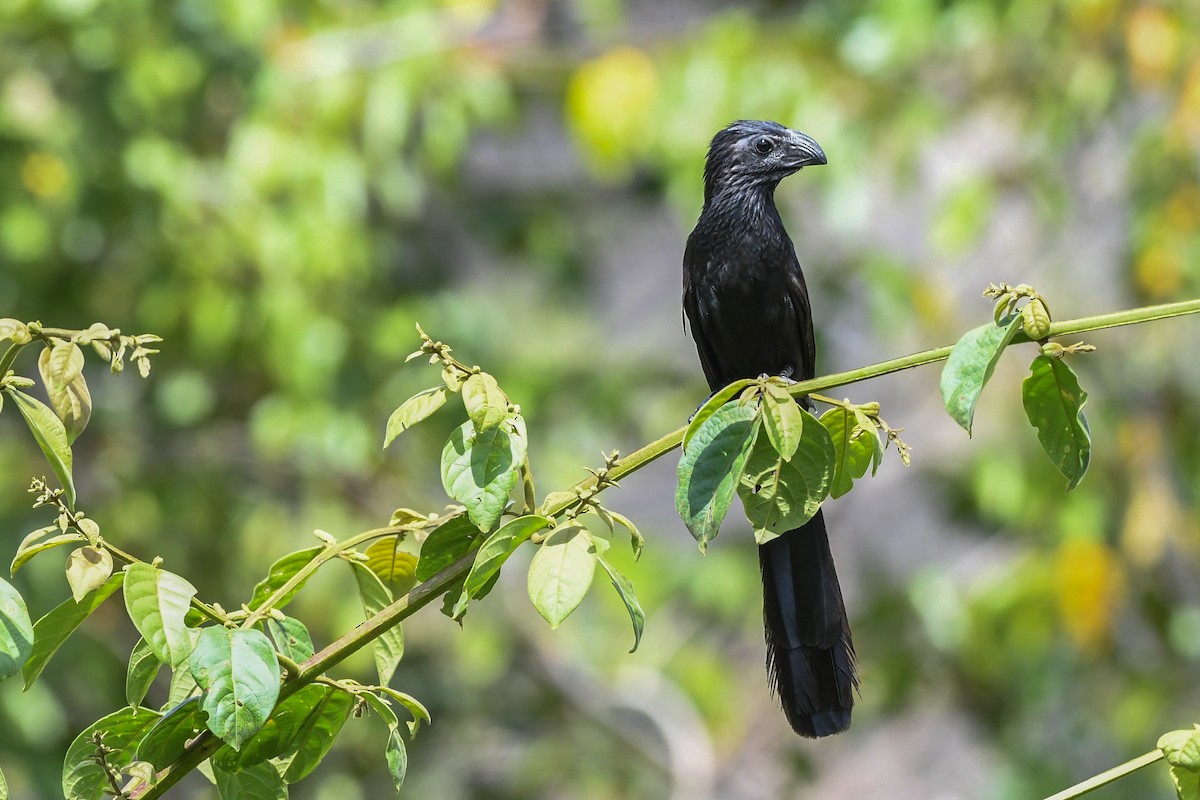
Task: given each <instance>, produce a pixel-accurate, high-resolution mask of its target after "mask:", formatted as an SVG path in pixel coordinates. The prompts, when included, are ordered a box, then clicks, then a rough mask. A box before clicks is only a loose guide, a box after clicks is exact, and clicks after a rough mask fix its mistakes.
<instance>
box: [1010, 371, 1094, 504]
mask: <svg viewBox="0 0 1200 800" xmlns="http://www.w3.org/2000/svg"><path fill="white" fill-rule="evenodd" d="M1021 400H1022V402H1023V403H1024V405H1025V415H1026V416H1027V417H1028V418H1029V424H1031V425H1033V427H1035V428H1037V434H1038V441H1039V442H1041V443H1042V449H1043V450H1045V451H1046V455H1048V456H1050V460H1051V461H1052V462H1053V463H1054V466H1056V467H1057V468H1058V471H1059V472H1061V473H1062V474H1063V476H1064V477H1066V479H1067V489H1074V488H1075V487H1076V486H1078V485H1079V482H1080V481H1081V480H1083V476H1084V475H1085V474H1086V473H1087V469H1088V464H1089V463H1090V462H1091V459H1092V435H1091V431H1089V430H1088V424H1087V419H1086V418H1085V417H1084V416H1083V405H1084V403H1086V402H1087V392H1085V391H1083V390H1082V389H1080V388H1079V380H1078V379H1077V378H1076V377H1075V373H1074V372H1073V371H1072V370H1071V368H1070V367H1069V366H1067V363H1066V362H1065V361H1063V360H1062V359H1061V358H1048V357H1047V356H1038V357H1037V358H1035V359H1034V360H1033V364H1032V365H1031V366H1030V374H1029V377H1027V378H1026V379H1025V381H1024V382H1023V383H1022V384H1021Z"/></svg>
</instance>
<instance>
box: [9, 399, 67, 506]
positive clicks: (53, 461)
mask: <svg viewBox="0 0 1200 800" xmlns="http://www.w3.org/2000/svg"><path fill="white" fill-rule="evenodd" d="M5 391H7V392H8V393H9V395H10V396H11V397H12V398H13V400H15V401H16V404H17V410H18V411H20V412H21V416H22V417H23V418H24V419H25V424H26V425H28V426H29V431H30V433H32V434H33V438H34V439H35V440H36V441H37V443H38V447H40V448H41V449H42V454H43V455H45V456H46V460H47V461H48V462H50V468H51V469H53V470H54V474H55V475H57V476H58V482H59V483H60V484H61V485H62V488H63V498H64V499H65V500H66V501H67V507H68V508H70V509H72V510H74V508H75V481H74V479H73V478H72V477H71V462H72V456H71V444H70V442H69V441H68V440H67V430H66V428H64V427H63V424H62V420H60V419H59V418H58V416H57V415H56V414H55V413H54V412H53V411H51V410H50V409H49V408H47V407H46V404H45V403H43V402H42V401H41V400H38V399H36V398H34V397H30V396H29V395H27V394H25V393H24V392H20V391H17V390H16V389H6V390H5Z"/></svg>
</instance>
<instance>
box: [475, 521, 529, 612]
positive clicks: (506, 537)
mask: <svg viewBox="0 0 1200 800" xmlns="http://www.w3.org/2000/svg"><path fill="white" fill-rule="evenodd" d="M549 526H550V520H549V519H548V518H546V517H543V516H542V515H540V514H529V515H527V516H524V517H517V518H516V519H514V520H510V521H508V522H506V523H505V524H504V525H502V526H500V529H499V530H498V531H496V532H495V533H493V534H492V535H491V536H489V537H488V538H487V539H486V540H485V541H484V543H483V544H482V545H480V547H479V553H478V554H476V556H475V563H474V564H472V565H471V571H470V572H469V573H468V574H467V580H466V583H465V584H464V586H463V590H464V592H465V594H466V596H467V597H468V598H472V597H476V596H477V595H478V594H479V592H480V591H481V590H482V589H483V587H484V585H485V584H487V582H488V581H490V580H491V579H492V578H493V577H495V576H496V574H497V573H499V571H500V567H502V566H503V565H504V562H505V561H507V560H508V557H509V556H511V555H512V554H513V552H514V551H515V550H516V549H517V548H518V547H519V546H520V545H521V544H522V543H524V542H526V541H528V540H529V537H530V536H533V534H535V533H537V532H538V531H540V530H542V529H543V528H547V527H549Z"/></svg>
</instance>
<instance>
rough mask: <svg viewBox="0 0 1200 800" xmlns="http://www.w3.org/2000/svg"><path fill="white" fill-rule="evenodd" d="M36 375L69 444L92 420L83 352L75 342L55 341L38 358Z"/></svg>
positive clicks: (90, 396) (90, 399)
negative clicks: (38, 373)
mask: <svg viewBox="0 0 1200 800" xmlns="http://www.w3.org/2000/svg"><path fill="white" fill-rule="evenodd" d="M38 372H40V373H41V375H42V383H43V384H44V385H45V387H46V395H47V396H48V397H49V398H50V405H51V407H53V409H54V413H56V414H58V418H59V419H60V420H62V423H63V428H64V430H65V431H66V434H67V443H68V444H70V443H71V442H73V441H75V437H76V436H78V435H79V434H80V433H82V432H83V429H84V428H86V427H87V424H88V420H89V419H91V416H92V395H91V392H89V391H88V387H87V382H86V381H85V380H84V379H83V351H82V350H80V349H79V345H77V344H75V343H74V342H64V341H62V340H55V344H54V345H53V346H51V347H46V348H45V349H43V350H42V352H41V355H40V356H38Z"/></svg>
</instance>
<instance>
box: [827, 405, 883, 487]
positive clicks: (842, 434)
mask: <svg viewBox="0 0 1200 800" xmlns="http://www.w3.org/2000/svg"><path fill="white" fill-rule="evenodd" d="M821 424H822V425H824V426H825V430H827V431H829V438H830V440H831V441H832V442H833V452H834V459H833V482H832V483H831V484H830V487H829V496H830V497H834V498H837V497H841V496H842V495H844V494H846V492H849V491H850V489H851V488H853V486H854V481H856V480H857V479H859V478H861V477H862V476H863V475H866V474H867V468H868V467H870V466H871V463H872V460H873V459H874V458H875V453H876V445H877V444H879V437H878V435H876V434H875V433H874V431H875V426H873V425H872V426H871V428H870V430H869V431H868V430H864V429H863V428H862V427H861V425H860V423H859V421H858V419H857V418H856V417H855V415H854V414H853V413H852V412H851V411H850V410H848V409H846V408H842V407H840V406H838V407H834V408H831V409H829V410H828V411H826V412H825V413H824V414H822V415H821Z"/></svg>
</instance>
